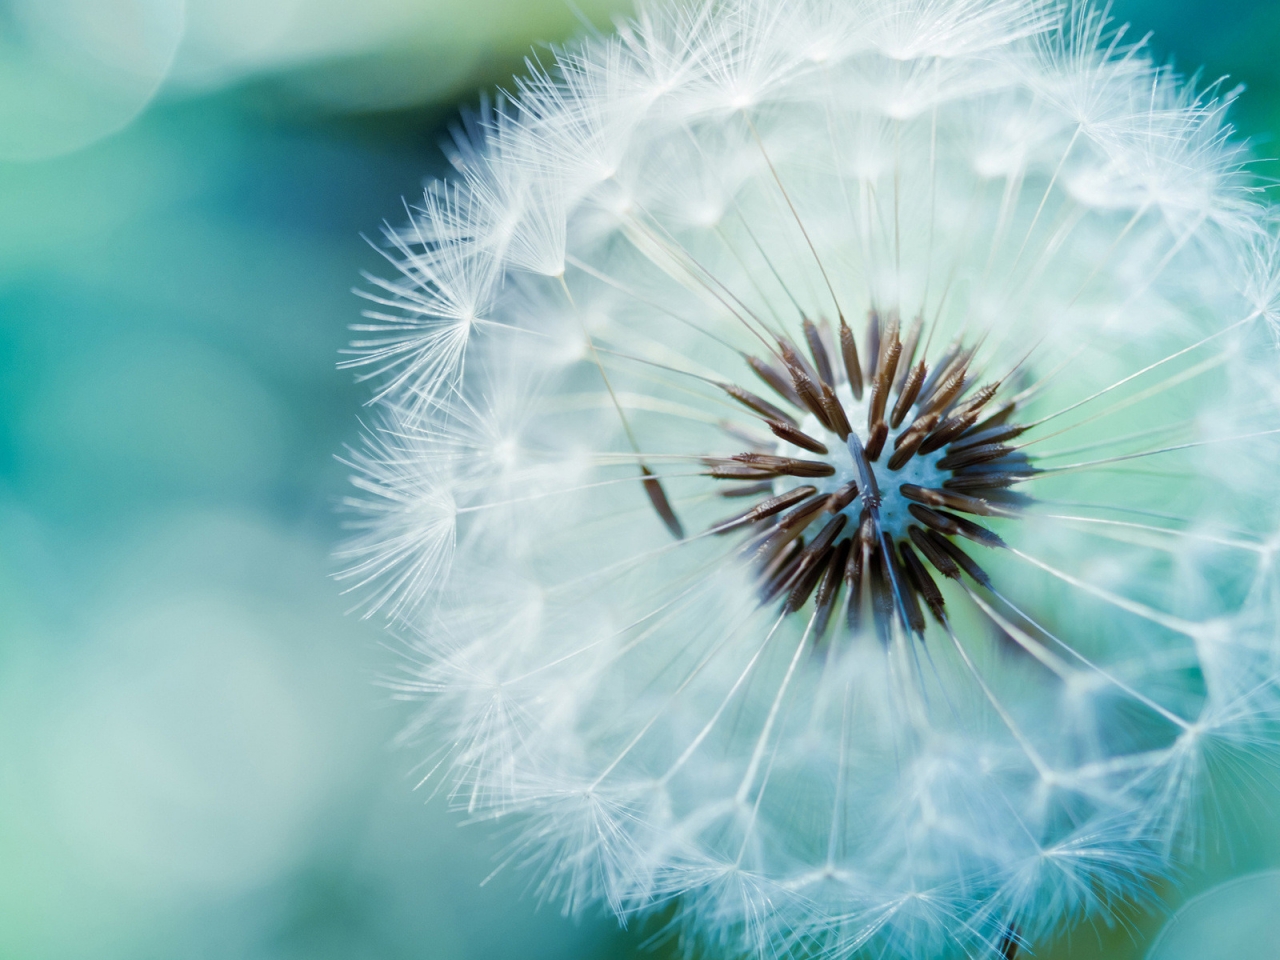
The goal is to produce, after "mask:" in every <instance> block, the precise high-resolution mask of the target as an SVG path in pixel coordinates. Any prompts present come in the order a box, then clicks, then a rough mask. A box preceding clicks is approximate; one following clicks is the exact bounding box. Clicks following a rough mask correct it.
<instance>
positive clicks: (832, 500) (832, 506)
mask: <svg viewBox="0 0 1280 960" xmlns="http://www.w3.org/2000/svg"><path fill="white" fill-rule="evenodd" d="M857 496H858V485H857V484H856V483H854V482H853V481H852V480H850V481H849V482H848V483H846V484H845V485H844V486H843V487H841V488H840V489H839V490H837V491H835V493H832V494H830V495H829V496H828V497H827V506H826V510H827V512H828V513H839V512H840V511H841V510H843V509H844V508H845V507H847V506H848V505H849V504H851V503H853V501H854V498H856V497H857Z"/></svg>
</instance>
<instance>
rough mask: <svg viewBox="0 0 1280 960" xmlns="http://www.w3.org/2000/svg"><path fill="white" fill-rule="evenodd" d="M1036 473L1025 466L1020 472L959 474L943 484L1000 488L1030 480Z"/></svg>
mask: <svg viewBox="0 0 1280 960" xmlns="http://www.w3.org/2000/svg"><path fill="white" fill-rule="evenodd" d="M1035 473H1036V471H1035V470H1033V469H1031V468H1030V467H1024V468H1023V469H1022V472H1020V473H1011V472H1008V471H1004V472H1000V473H967V474H959V475H957V476H953V477H948V478H947V479H946V480H944V481H942V485H943V486H944V487H946V488H947V489H948V490H999V489H1003V488H1004V487H1011V486H1013V485H1014V484H1015V483H1021V482H1022V481H1024V480H1030V479H1031V478H1032V477H1033V476H1035Z"/></svg>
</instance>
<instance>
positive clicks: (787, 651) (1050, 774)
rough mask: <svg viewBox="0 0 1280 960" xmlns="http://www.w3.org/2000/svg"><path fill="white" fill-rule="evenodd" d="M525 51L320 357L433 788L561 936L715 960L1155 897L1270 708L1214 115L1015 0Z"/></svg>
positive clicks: (871, 952)
mask: <svg viewBox="0 0 1280 960" xmlns="http://www.w3.org/2000/svg"><path fill="white" fill-rule="evenodd" d="M530 70H531V78H530V79H528V80H526V81H524V82H522V83H521V84H520V86H519V89H518V92H517V93H516V94H514V95H512V96H511V97H509V98H505V99H503V100H502V101H500V102H499V103H498V104H497V105H495V106H492V107H486V108H485V109H484V110H482V112H481V114H480V115H479V116H478V117H476V118H474V119H473V121H472V122H471V123H470V124H469V126H468V127H467V128H466V129H464V130H462V131H460V132H459V134H458V145H457V148H456V150H455V153H454V161H455V166H456V168H457V176H456V177H455V179H454V180H453V182H452V183H451V184H450V185H449V186H439V185H437V186H434V187H432V188H431V189H430V190H429V191H428V194H427V199H426V201H425V204H424V206H422V207H420V208H417V209H415V210H413V211H412V215H411V219H410V223H409V225H408V226H407V227H406V228H403V229H398V230H395V231H392V232H391V234H390V239H391V244H390V250H391V251H392V256H393V259H394V261H395V263H396V266H397V268H398V270H399V271H400V273H401V278H400V279H399V280H397V281H395V282H385V283H380V284H378V290H379V291H381V292H378V293H375V296H376V298H377V299H378V300H379V302H380V303H381V304H382V305H383V306H384V307H385V306H388V305H389V306H390V307H392V308H394V310H393V312H391V313H385V312H384V313H382V314H380V315H379V316H378V317H377V323H375V324H373V326H375V327H379V326H380V327H381V329H380V330H377V331H374V332H375V333H376V334H377V336H374V337H373V338H372V339H366V340H362V341H361V343H359V344H357V346H356V347H355V349H356V350H357V352H358V353H359V354H360V356H359V357H358V358H357V360H358V361H359V362H362V363H366V364H367V365H368V369H369V374H370V376H371V377H372V379H373V380H374V382H375V383H376V384H377V397H378V403H379V407H380V409H381V411H382V415H383V420H382V421H381V425H380V426H377V427H376V428H375V429H374V430H373V437H372V439H371V440H370V441H369V446H368V447H367V448H366V449H365V450H364V451H363V452H362V453H360V454H358V455H353V457H352V459H351V463H352V465H353V466H354V467H355V469H356V471H357V482H358V484H359V485H360V486H361V488H362V490H363V494H362V496H361V497H358V498H355V499H354V500H353V504H354V505H355V506H356V507H357V508H359V509H360V510H362V511H363V519H362V520H361V525H362V529H361V533H360V535H359V538H358V539H357V540H355V541H354V542H353V545H352V547H351V550H352V556H353V558H354V561H355V566H354V567H353V570H352V575H353V576H354V577H355V578H356V579H357V580H358V581H359V582H360V583H361V585H362V586H363V587H364V588H365V590H366V592H369V591H371V593H369V594H368V595H370V596H371V601H370V604H369V606H370V609H371V610H373V609H378V610H383V611H385V612H387V613H388V614H390V615H391V616H392V618H393V622H394V625H395V629H397V630H398V631H401V632H402V633H403V634H404V635H405V636H407V637H408V639H409V642H410V643H411V645H412V646H413V648H414V651H415V655H414V657H413V658H412V660H413V665H412V667H411V668H410V669H409V670H408V671H407V672H406V674H405V675H404V676H403V677H402V678H401V680H400V681H399V682H398V687H399V689H400V691H401V693H402V694H403V695H405V696H406V697H410V698H414V699H416V700H420V701H421V702H422V705H423V707H422V713H421V714H420V716H419V718H418V720H417V721H416V722H415V724H414V726H413V728H412V731H411V735H412V736H411V739H412V738H413V737H416V736H417V735H418V734H419V733H422V732H423V731H427V732H428V733H429V738H428V739H429V741H430V742H433V743H436V744H443V746H439V747H438V748H437V749H436V752H434V753H433V754H432V756H431V762H430V763H429V764H428V766H429V768H430V769H431V770H432V771H433V775H434V776H436V777H440V778H444V779H445V782H447V783H449V785H450V786H449V790H450V795H451V796H452V797H453V799H454V801H455V802H456V804H457V805H458V807H459V808H461V809H464V810H466V811H467V812H468V813H469V814H470V815H471V816H472V817H474V818H499V817H503V818H507V817H509V818H512V820H513V822H515V823H518V824H519V825H520V837H521V839H520V841H519V843H518V846H517V848H516V850H515V851H514V853H513V858H514V859H517V860H524V861H529V862H531V863H532V864H533V865H534V868H535V869H536V870H538V871H539V872H538V875H539V877H540V878H541V890H542V892H543V893H544V894H545V895H546V896H548V897H551V898H554V899H557V900H558V901H559V902H560V903H561V904H562V905H563V906H564V908H565V909H566V910H567V911H576V910H580V909H584V908H588V907H590V906H592V905H593V904H596V903H600V902H603V903H606V904H607V905H608V906H609V907H610V908H611V909H612V910H614V911H615V912H616V913H617V914H618V916H619V917H620V918H625V917H627V916H630V915H633V914H642V913H644V912H646V911H650V910H652V909H653V908H655V907H657V906H660V905H665V904H670V903H673V902H674V903H675V904H677V907H676V909H675V914H676V916H677V929H678V930H679V931H681V933H682V935H684V936H687V937H689V942H690V943H694V942H701V943H703V944H704V945H707V946H709V947H710V948H712V949H716V950H720V951H722V952H723V953H725V954H726V955H752V956H778V955H787V954H791V955H796V956H830V957H853V956H858V955H861V954H862V953H863V952H865V954H866V955H867V956H877V957H902V958H924V957H941V956H952V955H955V956H966V957H980V956H987V957H1001V958H1008V957H1012V956H1015V955H1016V954H1018V952H1019V951H1020V950H1021V949H1022V948H1023V947H1024V946H1028V945H1035V944H1043V943H1045V942H1046V941H1047V940H1048V938H1050V937H1052V936H1053V935H1054V934H1055V933H1056V932H1058V931H1060V930H1062V929H1064V928H1065V927H1066V926H1067V925H1069V924H1071V923H1072V922H1076V921H1079V920H1080V919H1082V918H1089V917H1094V918H1101V919H1104V920H1105V919H1107V918H1108V917H1110V916H1111V915H1112V911H1113V910H1114V909H1115V907H1116V906H1117V905H1118V904H1121V903H1126V902H1132V901H1134V900H1141V899H1143V898H1144V897H1147V896H1149V895H1150V891H1151V889H1152V885H1153V881H1154V880H1155V878H1157V877H1159V876H1162V875H1165V874H1168V873H1170V872H1171V871H1174V870H1176V868H1177V867H1178V866H1179V865H1180V864H1182V863H1185V862H1186V860H1187V857H1188V856H1189V855H1191V854H1193V852H1194V850H1195V848H1196V844H1197V840H1198V837H1199V835H1200V834H1201V833H1202V832H1203V831H1204V830H1205V829H1206V827H1207V826H1208V824H1209V821H1208V819H1207V812H1208V807H1207V806H1206V804H1205V800H1204V798H1205V795H1206V793H1207V788H1208V787H1209V786H1211V781H1210V776H1211V773H1212V771H1213V770H1215V769H1217V768H1218V767H1219V766H1220V765H1222V764H1230V763H1240V764H1253V763H1256V762H1257V758H1258V757H1259V756H1260V755H1261V754H1262V753H1263V751H1264V750H1265V749H1266V744H1267V743H1268V742H1269V741H1270V740H1271V739H1272V737H1273V735H1274V730H1275V723H1276V720H1277V708H1278V707H1280V699H1278V698H1277V686H1276V680H1277V676H1278V675H1280V674H1278V672H1277V668H1278V667H1280V663H1278V662H1277V654H1278V653H1280V645H1278V644H1277V639H1278V637H1277V631H1276V616H1275V614H1276V609H1275V607H1276V602H1277V600H1278V599H1280V591H1278V590H1277V587H1278V586H1280V582H1278V581H1277V574H1276V569H1275V558H1276V554H1277V550H1278V549H1280V525H1278V524H1277V516H1276V514H1277V504H1276V503H1275V497H1274V494H1273V492H1272V491H1273V488H1274V480H1273V478H1274V477H1275V476H1276V470H1277V467H1278V466H1280V376H1277V367H1276V360H1277V356H1276V352H1275V345H1274V339H1273V329H1274V326H1275V321H1276V319H1277V310H1276V301H1277V293H1278V292H1280V271H1278V270H1277V249H1278V248H1277V244H1276V242H1275V241H1274V240H1273V238H1272V232H1271V230H1270V227H1269V215H1268V213H1267V211H1266V209H1265V208H1264V207H1263V206H1261V205H1260V203H1259V202H1258V201H1257V200H1256V199H1255V195H1254V193H1252V192H1251V190H1250V188H1249V185H1248V180H1247V178H1245V176H1244V175H1243V174H1242V172H1241V171H1242V164H1243V162H1244V155H1243V154H1242V152H1241V148H1240V147H1239V146H1237V145H1236V144H1235V143H1234V142H1233V141H1232V140H1231V139H1230V138H1229V133H1230V131H1229V128H1228V127H1227V126H1226V124H1225V121H1224V118H1223V114H1224V111H1225V109H1226V107H1227V105H1228V103H1229V101H1230V99H1231V95H1219V94H1218V93H1216V91H1215V90H1214V89H1210V90H1208V91H1202V92H1196V91H1194V90H1193V89H1192V88H1191V87H1190V86H1188V85H1186V84H1184V83H1183V82H1182V81H1180V80H1179V78H1177V77H1176V76H1174V75H1173V74H1172V73H1171V72H1170V71H1169V70H1168V69H1166V68H1162V67H1157V66H1155V65H1154V64H1153V63H1152V62H1151V60H1150V59H1149V57H1148V56H1147V54H1146V53H1145V52H1144V50H1143V48H1142V45H1141V44H1140V43H1131V42H1129V41H1128V40H1127V39H1126V35H1125V32H1124V31H1123V30H1122V29H1117V28H1115V26H1114V25H1113V24H1110V23H1109V22H1108V21H1107V19H1106V18H1105V17H1104V16H1103V15H1102V14H1099V13H1097V12H1095V11H1093V10H1091V9H1089V8H1087V7H1083V6H1081V7H1073V8H1070V9H1068V10H1065V11H1064V10H1062V9H1061V8H1060V7H1058V6H1057V5H1054V4H1046V3H1040V2H1033V0H857V2H849V3H833V2H830V0H805V2H802V3H785V4H784V3H782V2H779V0H715V2H709V3H698V4H692V5H681V4H679V3H676V4H674V5H670V6H654V7H646V8H643V9H642V10H641V12H640V13H639V14H638V16H637V17H636V18H635V19H634V20H631V21H627V22H625V23H622V24H620V25H619V27H618V30H617V32H616V34H614V35H613V36H610V37H598V38H594V39H591V40H588V41H587V42H585V43H583V44H582V45H580V46H578V47H575V48H572V49H569V50H565V51H561V52H560V53H558V55H557V58H556V62H555V65H554V67H553V68H552V69H550V70H543V69H542V68H540V67H537V66H531V68H530ZM379 337H381V339H379Z"/></svg>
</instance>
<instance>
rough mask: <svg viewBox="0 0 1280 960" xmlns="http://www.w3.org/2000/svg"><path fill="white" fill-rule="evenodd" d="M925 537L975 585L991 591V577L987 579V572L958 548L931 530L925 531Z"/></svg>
mask: <svg viewBox="0 0 1280 960" xmlns="http://www.w3.org/2000/svg"><path fill="white" fill-rule="evenodd" d="M925 536H927V537H928V538H929V542H930V543H932V544H933V545H934V546H935V547H937V548H938V550H940V551H942V552H943V553H945V554H946V555H947V556H949V557H950V558H951V559H952V560H954V561H955V562H956V563H957V564H958V565H959V566H960V568H961V569H963V570H964V572H965V573H967V574H968V575H969V576H970V577H972V578H973V579H974V580H975V581H976V582H977V583H979V584H981V585H982V586H984V587H986V588H987V589H988V590H989V589H991V577H989V576H988V575H987V572H986V571H985V570H983V569H982V568H981V567H980V566H978V564H977V563H975V562H974V560H973V558H971V557H970V556H969V555H968V554H967V553H965V552H964V551H963V550H962V549H960V547H958V546H956V545H955V544H954V543H952V542H951V541H950V540H948V539H947V538H946V537H943V536H940V535H938V534H937V533H935V532H934V531H932V530H926V531H925ZM938 569H939V570H941V569H942V568H941V567H939V568H938ZM957 579H958V578H957Z"/></svg>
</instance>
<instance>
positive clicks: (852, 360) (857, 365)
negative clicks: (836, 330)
mask: <svg viewBox="0 0 1280 960" xmlns="http://www.w3.org/2000/svg"><path fill="white" fill-rule="evenodd" d="M840 354H841V356H842V358H843V359H844V371H845V374H846V375H847V376H848V378H849V389H850V390H852V391H853V396H854V399H856V400H861V399H862V366H861V361H859V360H858V345H857V343H856V342H855V341H854V339H853V331H852V330H850V329H849V324H847V323H845V322H844V317H841V318H840Z"/></svg>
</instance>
